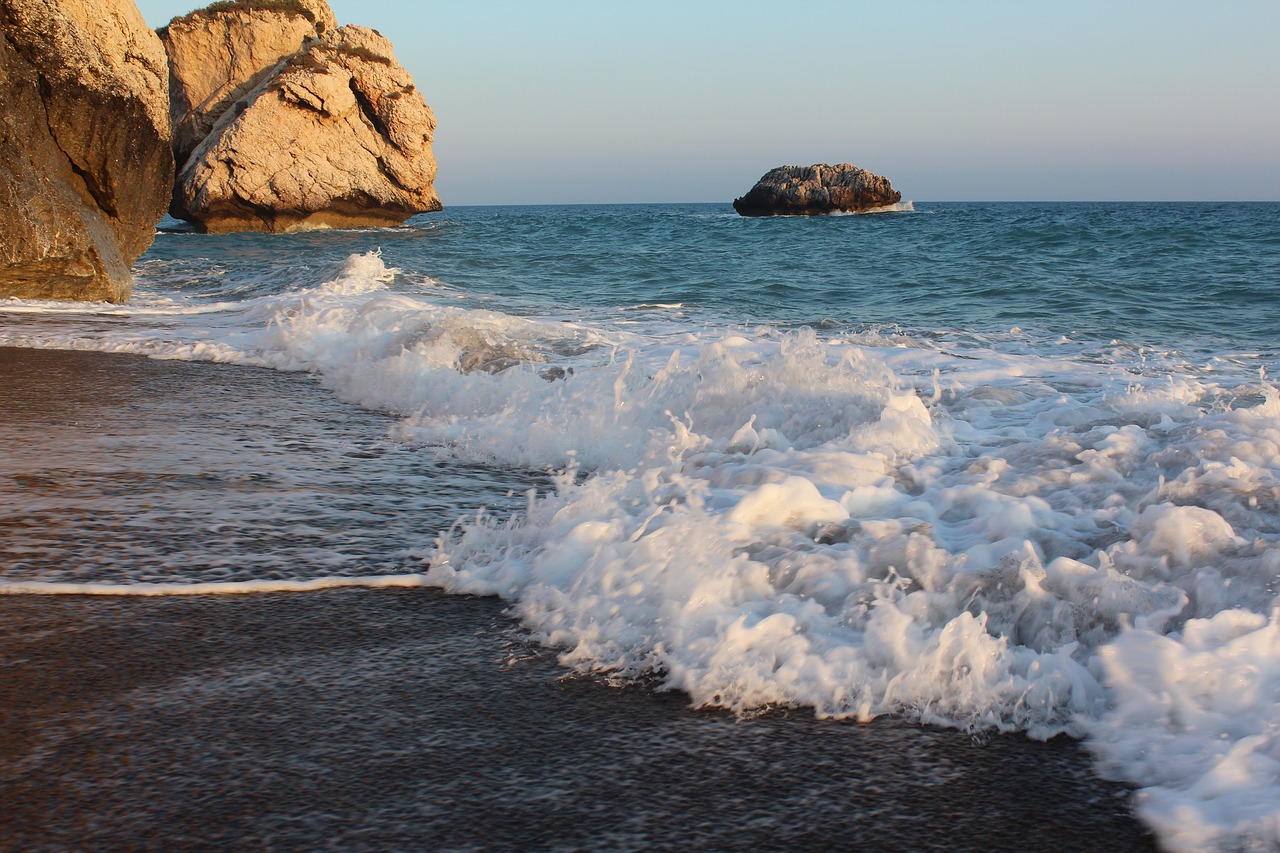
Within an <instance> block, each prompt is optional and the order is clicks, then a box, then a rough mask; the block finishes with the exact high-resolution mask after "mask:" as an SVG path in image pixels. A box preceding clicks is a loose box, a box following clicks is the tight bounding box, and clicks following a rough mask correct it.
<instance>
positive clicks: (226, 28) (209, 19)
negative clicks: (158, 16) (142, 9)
mask: <svg viewBox="0 0 1280 853" xmlns="http://www.w3.org/2000/svg"><path fill="white" fill-rule="evenodd" d="M337 26H338V22H337V20H336V19H335V18H334V16H333V12H332V10H330V8H329V4H328V3H326V2H325V0H256V2H243V0H242V2H231V3H214V4H213V5H211V6H209V7H207V8H204V9H198V10H196V11H194V12H191V13H190V14H188V15H184V16H182V17H180V18H174V19H173V20H172V21H170V22H169V24H168V26H165V27H162V28H160V29H159V30H157V33H158V34H159V36H160V40H161V41H162V42H163V43H164V49H165V52H166V53H167V54H168V56H169V74H170V80H169V90H170V98H171V101H170V111H171V115H172V119H173V154H174V160H175V161H176V162H177V164H178V168H179V169H181V168H182V165H183V164H184V163H186V161H187V158H188V157H190V156H191V152H192V151H194V150H195V148H196V146H198V145H199V144H200V143H201V142H203V141H204V138H205V137H206V136H208V135H209V132H210V131H211V130H213V125H214V123H215V122H217V120H218V119H219V118H220V117H221V116H222V114H223V113H224V112H226V111H227V108H228V107H230V106H231V105H232V104H233V103H235V101H237V100H238V99H239V98H241V97H243V96H244V95H245V93H247V92H248V91H249V90H250V89H252V88H253V87H254V86H256V85H258V84H259V83H261V82H262V80H263V79H264V78H265V77H266V76H267V75H269V74H270V73H271V72H272V71H273V70H274V69H275V67H276V65H278V64H279V63H280V62H282V61H283V60H285V59H288V58H289V57H290V56H292V55H293V54H295V53H297V52H298V51H299V50H301V49H302V46H303V44H305V43H306V41H307V40H308V39H311V38H315V37H316V36H318V35H322V34H323V33H325V32H328V31H329V30H333V29H336V28H337Z"/></svg>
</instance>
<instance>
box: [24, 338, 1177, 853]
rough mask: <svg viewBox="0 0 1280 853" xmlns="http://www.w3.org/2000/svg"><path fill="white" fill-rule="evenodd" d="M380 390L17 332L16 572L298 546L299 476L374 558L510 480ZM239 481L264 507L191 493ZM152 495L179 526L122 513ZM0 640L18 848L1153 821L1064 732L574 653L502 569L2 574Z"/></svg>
mask: <svg viewBox="0 0 1280 853" xmlns="http://www.w3.org/2000/svg"><path fill="white" fill-rule="evenodd" d="M380 418H381V416H379V415H376V414H371V413H367V412H361V411H360V410H356V409H352V408H350V407H346V406H344V405H343V404H341V403H339V402H337V401H334V400H333V399H332V398H330V397H329V396H328V395H326V394H325V393H323V392H322V391H321V390H320V389H318V388H317V386H316V385H315V383H314V382H313V381H312V380H311V379H310V378H308V377H304V376H294V375H282V374H275V373H271V372H268V371H259V370H252V369H245V368H234V367H226V366H219V365H209V364H188V363H174V362H155V361H148V360H145V359H141V358H137V357H133V356H119V355H101V354H92V353H66V352H50V351H27V350H20V351H15V350H6V349H3V348H0V448H3V450H0V501H2V502H3V503H4V504H5V505H6V512H5V513H4V514H3V516H4V517H3V518H0V574H4V575H6V576H11V575H12V574H15V573H16V575H18V576H20V577H22V578H24V579H26V578H29V577H43V576H46V575H50V574H52V575H53V576H56V577H58V578H60V579H68V578H69V579H76V578H92V579H102V578H105V579H107V580H111V579H113V578H115V577H116V576H118V575H119V574H120V573H121V572H122V571H124V570H123V569H122V565H124V564H129V563H141V564H146V565H148V566H150V568H149V570H148V571H151V572H153V573H156V574H159V573H162V572H163V571H165V570H166V567H171V566H173V565H186V564H188V563H189V562H190V560H191V559H193V558H195V557H198V556H199V555H201V554H204V555H205V557H206V558H207V559H206V562H207V563H208V566H202V567H199V568H200V571H210V572H211V571H214V570H215V568H216V566H215V564H216V563H219V562H232V563H238V564H239V563H244V562H245V558H246V556H252V555H254V554H255V553H257V552H259V551H261V550H263V549H268V550H270V549H273V548H291V547H293V548H296V547H297V546H296V545H295V544H291V542H290V541H289V537H288V536H285V535H283V534H281V533H280V532H279V530H280V525H279V518H278V517H277V516H276V515H273V513H275V512H276V511H277V509H278V507H279V506H280V504H281V503H282V502H284V503H286V504H288V502H289V501H297V502H298V503H299V506H300V507H307V506H311V507H315V508H316V512H317V513H318V514H319V515H320V516H321V517H322V518H323V519H324V520H325V523H324V524H319V525H316V526H315V529H310V528H309V530H308V535H312V536H314V537H315V538H314V541H312V542H311V544H310V546H309V547H310V548H311V549H312V550H311V551H307V552H304V551H302V550H299V551H298V552H297V554H295V555H291V556H295V557H297V558H298V559H301V558H304V557H305V556H306V554H307V553H317V554H319V553H322V552H323V550H324V549H326V548H331V547H335V546H336V547H340V548H345V549H346V551H345V552H344V558H343V560H342V561H341V562H340V563H339V564H338V566H337V567H338V568H339V569H340V570H342V571H353V572H356V571H361V570H368V569H370V568H372V567H375V566H384V567H385V563H386V562H387V561H389V560H392V557H391V556H390V555H393V554H396V553H397V551H398V549H404V548H410V547H413V546H414V545H416V544H420V540H421V538H422V537H423V536H429V535H430V528H431V526H432V525H433V524H440V523H447V520H448V519H449V517H450V516H451V514H452V515H456V514H457V513H460V512H465V511H467V510H468V508H469V503H474V502H476V501H478V500H480V499H481V498H483V497H484V496H486V495H491V494H502V488H501V487H502V485H503V484H502V483H501V475H500V474H499V473H498V472H492V471H489V472H484V471H459V470H442V469H440V468H438V467H435V466H433V465H432V464H427V463H425V462H423V461H422V460H421V458H420V457H421V456H422V454H415V453H413V452H412V451H409V450H406V449H403V448H397V447H393V446H388V445H387V443H386V442H384V441H383V440H382V439H381V438H380V432H379V430H380V429H385V426H381V427H380V425H379V424H380ZM382 421H385V419H382ZM247 436H253V437H254V438H253V441H254V442H255V446H253V447H252V448H250V449H248V450H246V449H245V448H246V447H247V446H248V445H247V444H246V443H245V441H244V439H245V438H246V437H247ZM183 448H185V450H184V451H183V452H179V450H181V449H183ZM237 460H238V461H237ZM342 460H346V461H345V462H343V461H342ZM237 464H239V465H240V466H241V467H240V468H237V467H236V466H237ZM277 464H278V465H281V466H288V467H289V469H290V474H289V476H288V477H287V478H283V479H282V477H283V472H281V471H276V470H272V469H271V468H272V466H275V465H277ZM414 464H416V465H418V466H419V467H418V468H413V467H412V465H414ZM343 465H346V466H347V468H346V469H343V468H342V466H343ZM264 466H267V467H266V468H264ZM380 466H383V467H380ZM406 466H410V467H409V469H408V474H406V473H405V472H406ZM254 473H256V474H260V475H262V477H259V478H257V479H255V478H253V477H251V476H249V475H250V474H254ZM391 473H395V474H396V475H397V476H398V477H400V478H401V480H405V479H407V481H408V482H410V483H414V484H416V485H417V488H415V489H406V490H405V492H404V493H403V494H402V493H401V492H399V491H396V489H400V488H403V487H402V486H400V485H395V484H394V483H393V482H392V481H393V479H394V478H392V477H391V476H390V475H391ZM366 474H367V475H368V477H369V480H370V482H372V483H373V484H374V485H373V486H370V487H369V490H371V491H373V492H376V493H377V498H378V499H377V500H376V501H373V500H372V499H370V498H369V496H368V495H366V496H365V498H366V500H368V501H370V502H371V503H372V504H373V508H372V509H366V510H360V512H362V513H365V514H364V515H362V516H361V523H360V524H359V525H349V526H346V527H343V526H342V525H340V524H339V523H338V521H336V519H340V518H341V517H342V515H343V513H344V512H347V511H348V504H347V503H344V502H343V501H345V500H347V499H348V497H349V496H346V494H345V491H344V490H345V489H347V488H348V485H349V484H350V483H357V484H358V483H359V482H361V478H362V477H364V476H365V475H366ZM383 474H386V476H385V477H384V476H383ZM468 476H469V477H474V478H476V479H475V480H474V482H475V483H477V484H479V483H482V482H483V481H484V480H485V478H491V479H493V480H494V482H492V483H487V484H485V485H484V488H475V489H472V490H471V491H468V490H467V489H465V488H463V487H462V486H461V485H460V478H464V477H468ZM523 476H524V475H520V476H517V475H514V474H513V475H512V477H513V478H514V479H515V480H516V482H513V484H512V485H513V486H514V487H515V488H516V490H517V491H518V490H520V489H522V488H525V487H527V480H521V479H520V477H523ZM273 477H274V478H276V479H272V478H273ZM308 484H311V485H308ZM343 484H348V485H343ZM308 489H310V491H308ZM113 490H114V491H113ZM424 494H425V497H424V496H423V495H424ZM226 501H231V502H233V503H235V505H236V507H237V512H239V513H241V514H240V515H237V516H235V517H236V518H239V519H240V520H241V524H242V525H244V526H247V527H252V524H251V523H249V522H246V521H244V519H245V518H246V517H248V516H245V515H244V513H245V512H248V511H250V510H252V508H253V506H254V503H253V502H254V501H261V502H262V503H261V506H262V507H263V512H262V518H263V521H262V526H263V527H264V528H270V529H264V530H252V529H250V530H247V531H245V530H242V531H239V532H238V533H237V535H236V536H232V535H231V533H230V532H229V531H228V530H227V529H226V527H225V526H215V528H213V529H211V528H210V527H209V526H208V525H205V524H202V523H201V521H200V519H201V518H203V517H204V515H203V513H205V512H206V511H207V510H208V508H209V507H216V506H218V505H219V504H220V503H221V502H226ZM388 502H389V503H388ZM151 504H160V505H164V506H170V507H177V509H176V510H174V511H172V512H167V513H165V514H163V516H157V519H162V520H163V525H164V529H163V530H158V531H153V532H152V535H142V533H141V532H140V531H139V530H138V529H135V528H129V529H128V531H127V535H125V534H122V533H121V532H120V531H121V529H122V525H125V524H126V523H127V521H128V518H129V517H130V516H131V514H133V515H136V513H138V512H139V511H140V509H139V507H144V506H151ZM77 508H79V509H77ZM268 508H271V511H270V512H268V511H267V509H268ZM286 509H288V511H289V512H292V511H293V510H292V509H289V507H288V506H286ZM412 513H417V514H418V515H416V516H415V523H414V524H411V525H407V524H404V523H402V520H400V519H399V516H400V515H402V514H412ZM282 517H288V514H287V513H286V514H285V515H284V516H282ZM329 528H333V529H329ZM357 528H358V529H357ZM273 530H274V531H275V533H274V534H273V532H272V531H273ZM119 539H128V540H129V541H128V547H127V548H125V547H124V546H123V545H122V544H121V543H120V542H118V541H117V540H119ZM113 548H115V549H116V550H115V551H112V549H113ZM104 550H106V551H107V552H108V557H109V558H104V557H103V556H102V552H103V551H104ZM240 570H244V571H248V569H240ZM0 671H2V672H3V675H2V676H0V803H3V806H0V849H4V850H67V849H71V850H85V849H94V850H117V849H147V850H150V849H166V850H172V849H228V850H241V849H257V848H262V849H273V850H321V849H333V850H389V849H416V850H513V851H514V850H589V849H599V850H641V849H671V850H682V849H696V848H702V849H712V850H741V849H749V848H755V849H765V850H771V849H789V850H833V849H846V850H849V849H858V850H904V849H915V850H920V849H932V850H1025V849H1039V850H1080V849H1092V850H1096V851H1108V850H1117V851H1119V850H1125V851H1128V850H1149V849H1154V848H1153V845H1152V842H1151V839H1150V837H1149V836H1148V835H1146V834H1145V833H1144V831H1143V830H1142V828H1141V826H1140V825H1138V824H1137V823H1136V822H1135V821H1134V820H1133V819H1132V818H1131V817H1130V816H1129V814H1128V807H1127V796H1128V794H1127V791H1126V790H1125V789H1124V788H1123V787H1121V786H1118V785H1113V784H1110V783H1106V782H1103V781H1100V780H1097V779H1095V778H1093V777H1092V775H1091V772H1090V765H1089V760H1088V756H1087V755H1086V754H1085V753H1084V751H1083V750H1082V749H1080V747H1079V746H1078V745H1077V744H1075V743H1074V742H1072V741H1070V740H1067V739H1063V738H1059V739H1056V740H1054V741H1052V742H1050V743H1047V744H1044V743H1036V742H1031V741H1028V740H1026V739H1025V738H1021V737H990V738H980V739H974V738H970V737H968V736H966V735H964V734H961V733H957V732H952V731H944V730H935V729H928V728H921V727H918V726H912V725H908V724H905V723H902V722H899V721H895V720H883V719H882V720H877V721H876V722H874V723H872V724H869V725H858V724H852V723H838V722H830V721H817V720H814V719H813V718H812V717H811V716H810V715H809V714H808V713H807V712H805V711H802V710H801V711H791V712H778V713H772V714H766V715H763V716H761V717H757V718H755V719H751V720H739V719H736V718H734V717H733V716H731V715H728V714H724V713H719V712H701V711H695V710H690V709H689V708H688V707H687V706H686V703H685V700H684V699H683V697H681V696H680V695H676V694H669V693H658V692H655V691H653V690H651V689H648V688H646V687H641V686H631V687H625V688H620V687H611V686H609V685H608V684H605V683H603V682H601V681H599V680H594V679H583V678H566V677H565V673H564V671H563V670H562V669H560V668H558V667H557V666H556V663H555V657H554V654H553V653H551V652H548V651H546V650H542V649H538V648H536V647H533V646H530V645H529V644H528V643H527V642H526V641H525V640H524V639H523V637H522V635H521V634H520V632H519V631H518V629H517V628H516V627H515V626H514V624H513V623H512V621H511V620H510V619H508V618H507V617H506V616H505V615H504V613H503V607H502V604H501V602H499V601H497V600H494V599H486V598H472V597H450V596H445V595H442V594H440V593H438V592H435V591H432V590H421V589H419V590H361V589H348V590H331V591H326V592H310V593H293V594H291V593H272V594H260V595H249V596H197V597H191V598H186V597H184V598H152V599H126V598H95V597H88V596H53V597H43V596H18V595H10V596H0Z"/></svg>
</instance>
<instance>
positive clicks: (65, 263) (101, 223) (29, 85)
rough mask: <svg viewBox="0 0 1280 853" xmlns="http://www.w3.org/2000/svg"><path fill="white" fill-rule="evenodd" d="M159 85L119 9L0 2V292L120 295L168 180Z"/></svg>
mask: <svg viewBox="0 0 1280 853" xmlns="http://www.w3.org/2000/svg"><path fill="white" fill-rule="evenodd" d="M168 79H169V74H168V68H167V63H166V60H165V54H164V49H163V47H161V45H160V40H159V39H158V38H156V35H155V33H153V32H152V31H151V30H150V29H149V28H148V27H147V26H146V23H145V22H144V21H143V19H142V15H141V13H139V12H138V9H137V7H136V6H134V4H133V3H132V2H130V0H91V1H90V0H0V296H17V297H21V298H27V299H72V300H94V301H97V300H106V301H111V302H123V301H125V300H126V299H128V297H129V289H130V285H131V281H132V279H131V274H130V267H131V266H132V264H133V261H134V260H135V259H136V258H137V257H138V256H139V255H140V254H142V252H144V251H145V250H146V249H147V247H148V246H150V245H151V241H152V239H154V236H155V224H156V222H157V221H158V220H159V219H160V217H161V216H162V215H163V214H164V210H165V207H166V206H167V205H168V201H169V192H168V188H169V187H170V186H172V182H173V154H172V151H171V149H170V133H169V96H168Z"/></svg>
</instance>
